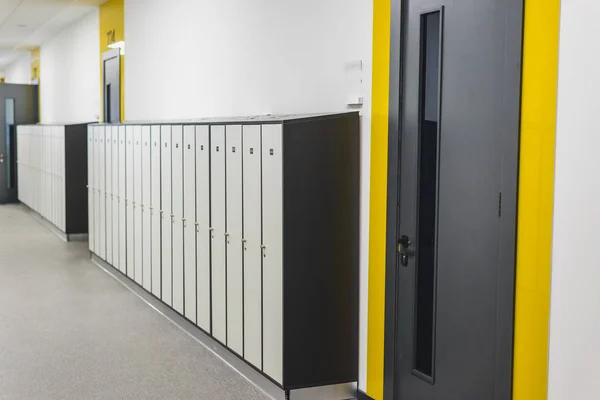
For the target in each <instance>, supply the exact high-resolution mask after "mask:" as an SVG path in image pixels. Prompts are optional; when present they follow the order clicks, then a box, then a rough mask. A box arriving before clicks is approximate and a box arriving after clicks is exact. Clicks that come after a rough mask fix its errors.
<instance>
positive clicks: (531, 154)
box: [513, 0, 560, 400]
mask: <svg viewBox="0 0 600 400" xmlns="http://www.w3.org/2000/svg"><path fill="white" fill-rule="evenodd" d="M559 19H560V0H527V1H526V2H525V27H524V39H523V40H524V41H523V88H522V99H521V102H522V103H521V153H520V169H519V208H518V210H519V211H518V212H519V219H518V227H517V278H516V279H517V280H516V304H515V345H514V346H515V347H514V378H513V380H514V384H513V399H514V400H545V399H546V398H547V386H548V329H549V327H548V324H549V314H550V265H551V251H552V210H553V200H554V144H555V138H556V92H557V84H558V38H559V35H558V30H559Z"/></svg>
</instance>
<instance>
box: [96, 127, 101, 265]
mask: <svg viewBox="0 0 600 400" xmlns="http://www.w3.org/2000/svg"><path fill="white" fill-rule="evenodd" d="M100 129H101V127H100V126H95V127H94V131H95V132H94V153H95V156H94V161H95V162H96V173H95V174H94V179H95V181H96V182H95V184H94V186H95V187H96V201H95V202H94V203H95V204H96V206H95V208H94V213H95V214H96V215H95V218H96V222H95V224H94V227H95V228H96V232H95V234H94V237H95V238H96V245H95V246H94V248H95V249H96V255H97V256H100V208H101V204H102V203H101V202H100V197H101V194H102V192H101V189H100V168H101V167H100Z"/></svg>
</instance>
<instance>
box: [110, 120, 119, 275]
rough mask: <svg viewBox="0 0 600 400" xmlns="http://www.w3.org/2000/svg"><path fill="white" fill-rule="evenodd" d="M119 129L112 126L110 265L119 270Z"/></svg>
mask: <svg viewBox="0 0 600 400" xmlns="http://www.w3.org/2000/svg"><path fill="white" fill-rule="evenodd" d="M119 168H120V164H119V127H118V126H116V125H113V126H112V193H113V195H112V235H111V236H112V249H113V251H112V254H113V262H112V265H113V266H114V267H115V268H117V269H118V268H119Z"/></svg>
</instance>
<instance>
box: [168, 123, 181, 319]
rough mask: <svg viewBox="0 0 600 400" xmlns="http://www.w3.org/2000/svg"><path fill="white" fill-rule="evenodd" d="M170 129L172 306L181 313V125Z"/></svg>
mask: <svg viewBox="0 0 600 400" xmlns="http://www.w3.org/2000/svg"><path fill="white" fill-rule="evenodd" d="M171 131H172V139H171V140H172V144H171V150H172V152H173V153H172V154H173V155H172V166H173V167H172V168H173V171H172V176H173V180H172V182H173V189H172V190H173V193H172V196H173V204H172V207H173V308H174V309H175V311H177V312H178V313H180V314H183V312H184V310H183V220H182V219H183V126H181V125H174V126H173V127H172V128H171Z"/></svg>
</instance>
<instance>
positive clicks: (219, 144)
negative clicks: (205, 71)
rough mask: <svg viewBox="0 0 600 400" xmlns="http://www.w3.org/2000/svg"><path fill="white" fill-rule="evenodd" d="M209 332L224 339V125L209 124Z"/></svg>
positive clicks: (225, 313) (225, 318)
mask: <svg viewBox="0 0 600 400" xmlns="http://www.w3.org/2000/svg"><path fill="white" fill-rule="evenodd" d="M210 151H211V155H210V177H211V191H210V196H211V228H212V235H211V247H212V248H211V268H212V293H211V296H212V335H213V336H214V337H215V338H216V339H217V340H219V341H220V342H221V343H225V344H226V342H227V328H226V326H227V310H226V307H227V304H226V302H227V298H226V290H227V288H226V276H225V271H226V270H227V267H226V265H225V263H226V258H225V257H226V255H225V229H226V216H225V204H226V203H225V202H226V197H225V195H226V194H225V163H226V160H225V157H226V156H225V127H224V126H211V127H210Z"/></svg>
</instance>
